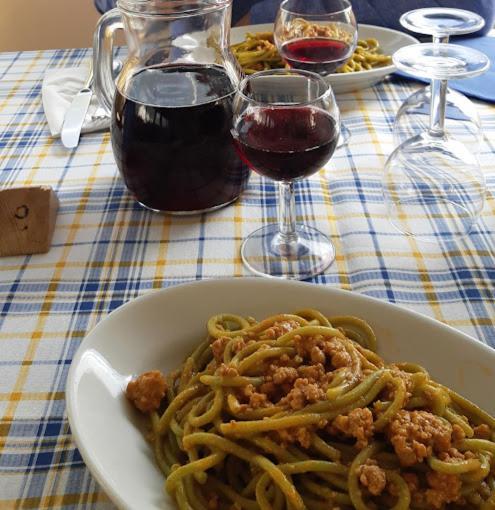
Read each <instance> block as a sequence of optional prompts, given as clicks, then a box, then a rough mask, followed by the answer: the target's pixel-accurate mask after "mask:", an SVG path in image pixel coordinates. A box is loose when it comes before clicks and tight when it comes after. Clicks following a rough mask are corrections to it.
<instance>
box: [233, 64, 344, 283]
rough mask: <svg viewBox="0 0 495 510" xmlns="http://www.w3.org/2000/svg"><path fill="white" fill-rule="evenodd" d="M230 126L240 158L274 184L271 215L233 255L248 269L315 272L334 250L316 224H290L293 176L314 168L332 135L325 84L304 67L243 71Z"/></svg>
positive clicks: (332, 143) (335, 127) (300, 275)
mask: <svg viewBox="0 0 495 510" xmlns="http://www.w3.org/2000/svg"><path fill="white" fill-rule="evenodd" d="M233 122H234V126H233V130H232V134H233V136H234V140H235V143H236V146H237V149H238V151H239V154H240V156H241V158H242V159H243V160H244V161H245V162H246V163H247V164H248V165H249V166H250V167H251V168H252V169H253V170H254V171H255V172H257V173H259V174H260V175H262V176H265V177H269V178H271V179H273V180H275V181H277V182H278V185H279V200H280V202H279V221H278V224H269V225H266V226H264V227H262V228H260V229H258V230H256V231H255V232H253V233H252V234H251V235H249V237H247V239H246V240H245V241H244V243H243V245H242V248H241V255H242V260H243V262H244V264H245V265H246V266H247V267H248V269H250V270H251V271H252V272H253V273H255V274H257V275H262V276H271V277H279V278H291V279H297V280H304V279H306V278H310V277H311V276H315V275H317V274H319V273H321V272H323V271H324V270H325V269H326V268H327V267H328V266H329V265H330V264H331V263H332V261H333V260H334V258H335V250H334V247H333V245H332V243H331V242H330V240H329V239H328V237H327V236H326V235H324V234H323V233H321V232H320V231H319V230H317V229H315V228H313V227H310V226H307V225H303V224H296V204H295V195H294V183H295V182H296V181H298V180H301V179H303V178H304V177H307V176H309V175H312V174H314V173H315V172H318V170H320V169H321V168H322V167H323V166H324V165H325V164H326V163H327V162H328V160H329V159H330V158H331V156H332V154H333V153H334V151H335V147H336V145H337V140H338V138H339V126H340V118H339V110H338V107H337V104H336V102H335V97H334V95H333V92H332V89H331V87H330V85H329V84H327V83H326V82H325V80H323V78H321V77H320V76H319V75H317V74H315V73H312V72H309V71H304V70H285V69H278V70H269V71H261V72H259V73H255V74H252V75H250V76H247V77H246V78H244V80H243V81H242V82H241V84H240V85H239V88H238V92H237V95H236V98H235V100H234V120H233Z"/></svg>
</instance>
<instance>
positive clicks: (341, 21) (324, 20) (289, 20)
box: [274, 0, 358, 147]
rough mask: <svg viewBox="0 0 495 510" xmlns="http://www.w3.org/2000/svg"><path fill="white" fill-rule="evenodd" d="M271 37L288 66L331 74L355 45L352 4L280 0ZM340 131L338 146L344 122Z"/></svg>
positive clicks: (343, 138)
mask: <svg viewBox="0 0 495 510" xmlns="http://www.w3.org/2000/svg"><path fill="white" fill-rule="evenodd" d="M274 39H275V44H276V46H277V48H278V51H279V53H280V55H281V56H282V58H283V59H284V60H285V61H286V62H287V64H288V65H289V66H290V67H291V68H293V69H303V70H307V71H313V72H315V73H318V74H319V75H321V76H326V75H328V74H332V73H334V72H335V71H336V70H337V69H338V68H339V67H340V66H342V65H343V64H345V63H346V62H347V61H348V60H349V59H350V58H351V57H352V54H353V53H354V50H355V49H356V45H357V40H358V31H357V23H356V18H355V17H354V12H353V10H352V5H351V3H350V1H349V0H318V1H312V2H308V1H307V0H284V1H283V2H282V3H281V4H280V7H279V10H278V13H277V17H276V19H275V27H274ZM341 131H342V133H341V137H340V140H339V143H338V147H340V146H342V145H344V144H345V143H347V141H348V140H349V137H350V131H349V130H348V129H347V128H346V127H345V125H342V126H341Z"/></svg>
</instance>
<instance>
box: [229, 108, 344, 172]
mask: <svg viewBox="0 0 495 510" xmlns="http://www.w3.org/2000/svg"><path fill="white" fill-rule="evenodd" d="M234 131H235V135H234V137H235V140H236V144H237V148H238V151H239V154H240V156H241V158H242V159H243V160H244V161H245V163H246V164H247V165H249V166H250V167H251V168H252V169H253V170H255V171H256V172H258V173H259V174H261V175H264V176H266V177H270V178H271V179H274V180H276V181H292V180H295V179H301V178H303V177H307V176H308V175H312V174H314V173H315V172H318V170H320V169H321V168H322V166H323V165H325V164H326V163H327V162H328V160H329V159H330V157H331V156H332V154H333V152H334V150H335V146H336V145H337V139H338V135H339V132H338V127H337V124H336V122H335V120H334V118H333V117H332V116H331V115H330V114H329V113H327V112H325V111H324V110H322V109H320V108H317V107H314V106H300V105H295V106H287V107H283V108H281V107H277V108H270V107H260V108H257V109H255V110H254V111H253V110H249V111H248V112H247V113H245V114H244V115H243V116H241V117H240V119H239V120H238V122H237V125H236V127H235V130H234Z"/></svg>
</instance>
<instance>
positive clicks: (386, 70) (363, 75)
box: [230, 23, 419, 93]
mask: <svg viewBox="0 0 495 510" xmlns="http://www.w3.org/2000/svg"><path fill="white" fill-rule="evenodd" d="M247 32H273V24H272V23H265V24H262V25H249V26H244V27H234V28H232V32H231V36H230V38H231V43H232V44H236V43H239V42H242V41H243V40H244V39H245V37H246V33H247ZM358 37H359V39H370V38H374V39H376V40H377V41H378V42H379V43H380V46H381V48H382V52H383V53H384V54H385V55H393V54H394V53H395V52H396V51H397V50H398V49H399V48H402V47H403V46H409V45H410V44H417V43H419V41H418V40H417V39H416V38H414V37H412V36H411V35H408V34H404V33H403V32H398V31H397V30H392V29H390V28H383V27H377V26H375V25H362V24H360V25H359V27H358ZM395 70H396V67H395V66H394V65H393V64H390V65H388V66H384V67H379V68H377V69H370V70H368V71H358V72H355V73H342V74H331V75H329V76H327V77H326V79H327V80H328V82H329V83H330V84H331V85H332V89H333V91H334V92H335V93H340V92H351V91H353V90H359V89H364V88H366V87H371V86H372V85H375V84H376V83H378V82H380V81H381V80H383V79H384V78H385V76H387V75H389V74H390V73H393V72H394V71H395Z"/></svg>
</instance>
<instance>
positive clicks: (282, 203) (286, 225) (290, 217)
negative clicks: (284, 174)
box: [278, 181, 297, 243]
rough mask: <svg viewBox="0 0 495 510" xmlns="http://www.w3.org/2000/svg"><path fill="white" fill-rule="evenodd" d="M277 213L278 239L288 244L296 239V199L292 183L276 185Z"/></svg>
mask: <svg viewBox="0 0 495 510" xmlns="http://www.w3.org/2000/svg"><path fill="white" fill-rule="evenodd" d="M278 192H279V211H278V224H279V230H280V237H281V238H282V239H283V241H285V242H287V243H290V242H294V241H295V240H296V239H297V234H296V197H295V194H294V183H293V182H290V181H289V182H287V181H281V182H279V183H278Z"/></svg>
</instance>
